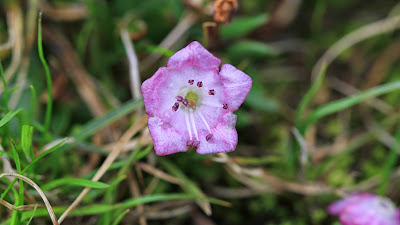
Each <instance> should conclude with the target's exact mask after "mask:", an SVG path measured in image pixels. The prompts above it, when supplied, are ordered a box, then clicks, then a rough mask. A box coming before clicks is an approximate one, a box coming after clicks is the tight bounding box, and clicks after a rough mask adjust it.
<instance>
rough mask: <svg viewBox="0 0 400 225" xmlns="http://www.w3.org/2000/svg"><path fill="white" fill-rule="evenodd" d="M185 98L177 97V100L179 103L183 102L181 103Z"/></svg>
mask: <svg viewBox="0 0 400 225" xmlns="http://www.w3.org/2000/svg"><path fill="white" fill-rule="evenodd" d="M183 99H184V98H183V97H182V96H176V100H177V101H178V102H181V101H183Z"/></svg>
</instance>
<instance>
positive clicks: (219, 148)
mask: <svg viewBox="0 0 400 225" xmlns="http://www.w3.org/2000/svg"><path fill="white" fill-rule="evenodd" d="M220 63H221V60H220V59H218V58H216V57H215V56H213V55H212V54H211V53H210V52H208V51H207V50H206V49H205V48H204V47H203V46H202V45H201V44H200V43H198V42H196V41H194V42H192V43H190V44H189V45H188V46H186V47H185V48H184V49H182V50H180V51H178V52H177V53H175V54H174V55H173V56H171V58H170V59H169V60H168V63H167V67H161V68H159V69H158V70H157V72H156V73H155V74H154V75H153V76H152V77H151V78H149V79H147V80H146V81H144V82H143V84H142V95H143V101H144V105H145V108H146V113H147V114H148V115H149V116H150V117H149V120H148V126H149V130H150V134H151V137H152V138H153V141H154V149H155V151H156V154H157V155H168V154H173V153H176V152H186V151H187V150H188V149H189V147H195V148H197V150H196V151H197V153H199V154H210V153H219V152H231V151H233V150H235V148H236V145H237V141H238V136H237V132H236V129H235V125H236V115H235V114H233V113H232V112H233V111H236V110H237V109H238V108H239V106H240V105H241V104H242V103H243V101H244V100H245V98H246V96H247V94H248V93H249V91H250V89H251V85H252V80H251V78H250V77H249V76H248V75H246V74H245V73H243V72H242V71H240V70H238V69H236V68H235V67H234V66H232V65H229V64H224V65H222V67H221V71H218V67H219V65H220Z"/></svg>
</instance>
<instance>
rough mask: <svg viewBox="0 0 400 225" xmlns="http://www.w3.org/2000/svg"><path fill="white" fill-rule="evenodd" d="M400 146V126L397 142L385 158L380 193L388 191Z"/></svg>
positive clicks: (396, 137) (397, 132)
mask: <svg viewBox="0 0 400 225" xmlns="http://www.w3.org/2000/svg"><path fill="white" fill-rule="evenodd" d="M399 147H400V127H399V128H398V129H397V131H396V135H395V142H394V144H393V146H392V148H391V149H390V153H389V155H388V157H387V159H386V160H385V164H384V167H383V171H382V179H381V184H380V186H379V189H378V194H379V195H385V193H386V191H387V187H388V185H389V181H390V175H391V173H392V171H393V169H394V167H395V165H396V161H397V158H398V155H399Z"/></svg>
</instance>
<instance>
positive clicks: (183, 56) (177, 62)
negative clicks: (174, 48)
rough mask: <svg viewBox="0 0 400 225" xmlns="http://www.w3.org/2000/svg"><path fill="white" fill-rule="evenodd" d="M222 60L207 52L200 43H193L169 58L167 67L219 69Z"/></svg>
mask: <svg viewBox="0 0 400 225" xmlns="http://www.w3.org/2000/svg"><path fill="white" fill-rule="evenodd" d="M220 64H221V60H220V59H218V58H217V57H215V56H214V55H213V54H211V53H210V52H209V51H207V50H206V49H205V48H204V47H203V46H202V45H201V44H200V43H199V42H197V41H193V42H192V43H190V44H189V45H188V46H186V47H185V48H183V49H181V50H180V51H178V52H176V53H175V54H174V55H173V56H171V58H169V60H168V63H167V66H168V67H170V68H172V67H174V68H180V67H183V66H186V65H195V66H197V67H200V68H203V69H207V68H218V66H219V65H220Z"/></svg>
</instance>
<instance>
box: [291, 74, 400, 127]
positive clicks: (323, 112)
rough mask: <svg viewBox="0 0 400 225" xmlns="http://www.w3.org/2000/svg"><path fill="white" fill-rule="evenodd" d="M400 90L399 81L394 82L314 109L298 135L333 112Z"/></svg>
mask: <svg viewBox="0 0 400 225" xmlns="http://www.w3.org/2000/svg"><path fill="white" fill-rule="evenodd" d="M398 89H400V81H395V82H391V83H387V84H383V85H380V86H377V87H374V88H371V89H369V90H366V91H364V92H361V93H359V94H356V95H353V96H350V97H347V98H344V99H339V100H336V101H333V102H330V103H328V104H325V105H323V106H321V107H319V108H318V109H316V110H315V111H314V112H313V113H312V114H311V115H310V116H309V117H308V118H307V119H306V120H305V122H304V123H302V124H301V125H300V126H299V131H300V133H302V134H304V133H305V131H306V130H307V128H308V127H309V126H310V125H311V124H312V123H314V122H315V121H317V120H319V119H321V118H323V117H325V116H327V115H330V114H332V113H335V112H339V111H341V110H344V109H347V108H349V107H351V106H354V105H356V104H358V103H360V102H362V101H365V100H367V99H369V98H373V97H376V96H379V95H383V94H386V93H389V92H392V91H395V90H398Z"/></svg>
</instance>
